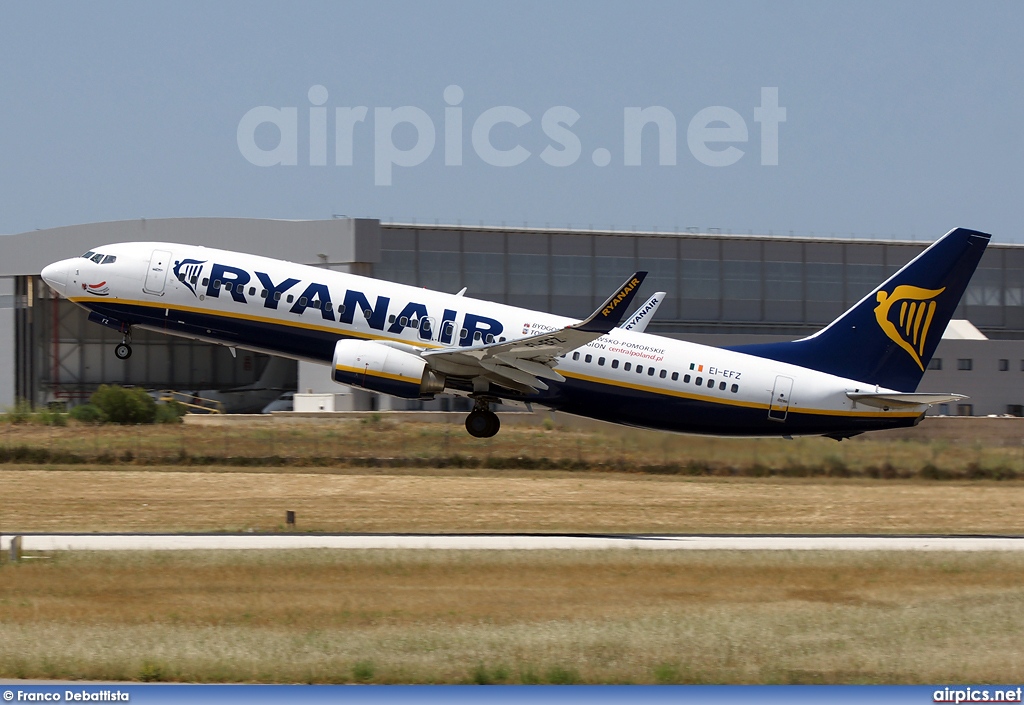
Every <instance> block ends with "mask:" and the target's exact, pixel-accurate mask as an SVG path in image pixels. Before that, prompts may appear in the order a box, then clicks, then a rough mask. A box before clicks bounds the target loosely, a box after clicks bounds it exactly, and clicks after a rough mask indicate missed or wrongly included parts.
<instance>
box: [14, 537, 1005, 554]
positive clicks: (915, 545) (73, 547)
mask: <svg viewBox="0 0 1024 705" xmlns="http://www.w3.org/2000/svg"><path fill="white" fill-rule="evenodd" d="M10 542H11V535H10V534H5V535H3V536H0V550H7V549H8V548H9V546H10ZM303 548H339V549H430V550H478V551H479V550H483V551H511V550H517V551H519V550H609V549H640V550H668V551H1024V536H877V535H875V536H865V535H861V536H838V535H836V536H821V535H816V536H802V535H731V536H722V535H715V536H698V535H665V536H659V535H638V534H624V535H600V534H577V535H570V534H564V535H559V534H23V535H22V550H23V551H188V550H256V549H259V550H268V549H269V550H292V549H303Z"/></svg>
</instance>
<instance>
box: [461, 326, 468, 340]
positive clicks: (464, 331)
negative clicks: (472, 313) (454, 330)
mask: <svg viewBox="0 0 1024 705" xmlns="http://www.w3.org/2000/svg"><path fill="white" fill-rule="evenodd" d="M468 337H469V329H468V328H463V329H462V330H460V331H459V340H465V339H466V338H468Z"/></svg>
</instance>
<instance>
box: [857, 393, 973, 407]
mask: <svg viewBox="0 0 1024 705" xmlns="http://www.w3.org/2000/svg"><path fill="white" fill-rule="evenodd" d="M846 396H848V397H850V399H852V400H853V401H855V402H857V403H858V404H865V405H866V406H874V407H876V408H879V409H884V408H888V407H893V406H920V405H921V404H929V405H931V404H946V403H949V402H951V401H962V400H964V399H970V397H968V396H964V395H963V394H928V393H924V392H880V393H871V392H847V393H846Z"/></svg>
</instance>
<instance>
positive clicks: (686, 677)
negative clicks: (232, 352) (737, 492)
mask: <svg viewBox="0 0 1024 705" xmlns="http://www.w3.org/2000/svg"><path fill="white" fill-rule="evenodd" d="M1022 578H1024V556H1020V555H1016V554H959V555H952V554H916V555H915V554H878V553H851V554H828V553H807V552H793V553H785V552H775V553H730V552H713V553H700V554H694V553H676V552H643V551H601V552H556V551H540V552H511V553H510V552H500V553H496V552H464V551H447V552H445V551H416V552H410V551H366V552H358V551H347V552H345V551H300V552H294V553H278V552H251V553H250V552H208V553H206V552H199V553H160V554H131V553H129V554H87V553H86V554H60V555H53V556H51V557H47V558H37V559H35V560H31V561H28V560H26V561H24V562H23V563H21V564H18V565H3V566H0V676H3V677H20V678H89V679H118V680H121V679H126V680H135V679H139V680H173V681H204V682H221V681H262V682H359V681H365V682H376V683H439V682H442V683H459V682H484V683H486V682H509V683H536V682H547V683H572V682H585V683H590V682H595V683H654V682H663V683H669V682H684V683H817V682H826V683H929V682H957V683H978V682H989V683H992V682H996V683H1005V682H1015V681H1020V679H1021V675H1022V671H1021V664H1022V663H1024V616H1022V615H1024V581H1022Z"/></svg>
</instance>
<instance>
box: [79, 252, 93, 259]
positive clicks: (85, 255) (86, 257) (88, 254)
mask: <svg viewBox="0 0 1024 705" xmlns="http://www.w3.org/2000/svg"><path fill="white" fill-rule="evenodd" d="M94 254H96V253H95V252H93V251H92V250H89V251H88V252H86V253H85V254H84V255H82V257H84V258H85V259H89V258H90V257H92V256H93V255H94Z"/></svg>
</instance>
